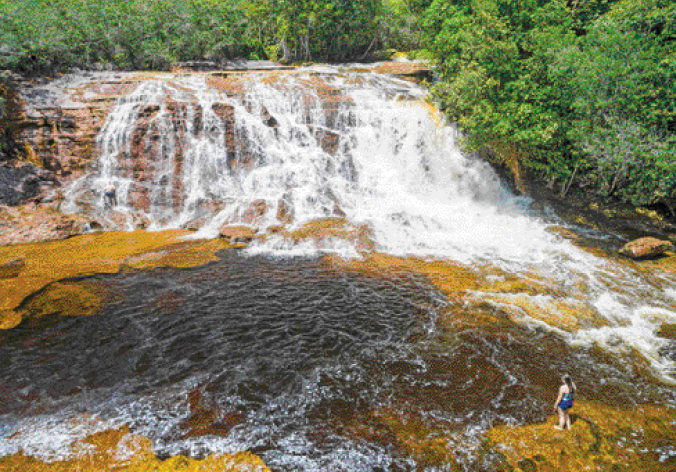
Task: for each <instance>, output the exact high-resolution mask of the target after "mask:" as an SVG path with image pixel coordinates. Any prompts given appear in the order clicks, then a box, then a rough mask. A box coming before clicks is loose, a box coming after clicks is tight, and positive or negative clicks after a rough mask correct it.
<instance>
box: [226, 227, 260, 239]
mask: <svg viewBox="0 0 676 472" xmlns="http://www.w3.org/2000/svg"><path fill="white" fill-rule="evenodd" d="M218 235H219V236H220V237H221V238H225V239H227V240H228V241H230V242H234V241H235V240H237V241H238V242H245V243H250V242H251V241H252V240H253V238H254V236H255V235H256V230H255V229H254V228H251V227H249V226H223V227H221V228H220V229H219V230H218Z"/></svg>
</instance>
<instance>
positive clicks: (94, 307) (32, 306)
mask: <svg viewBox="0 0 676 472" xmlns="http://www.w3.org/2000/svg"><path fill="white" fill-rule="evenodd" d="M105 296H106V291H105V289H104V288H103V287H102V286H101V284H98V283H96V282H94V281H89V280H82V281H72V280H71V281H61V282H54V283H51V284H49V285H47V286H46V287H45V288H44V289H42V290H40V291H38V292H37V293H35V294H33V295H32V296H29V297H28V298H27V299H26V300H24V302H23V303H22V304H21V306H20V307H19V309H18V312H19V314H20V315H21V318H22V319H27V318H30V319H39V318H42V317H44V316H49V315H62V314H63V315H67V316H89V315H94V314H96V313H97V312H98V311H99V309H100V308H101V306H102V305H103V301H104V299H105Z"/></svg>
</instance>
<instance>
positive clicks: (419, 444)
mask: <svg viewBox="0 0 676 472" xmlns="http://www.w3.org/2000/svg"><path fill="white" fill-rule="evenodd" d="M371 416H372V418H373V419H375V420H377V421H378V422H380V423H382V424H384V425H386V426H387V428H388V430H389V431H390V432H392V433H393V434H394V435H395V436H396V438H397V440H398V442H399V444H400V445H401V446H403V449H404V450H405V451H406V453H407V454H408V455H410V456H411V457H413V458H414V459H415V461H416V462H417V463H418V465H419V466H421V467H430V466H444V470H451V471H456V470H457V471H459V470H461V469H460V467H459V466H458V465H457V464H456V462H455V458H454V457H453V454H452V452H451V450H450V447H449V442H448V438H446V437H444V436H442V433H441V432H440V431H435V430H434V429H433V428H431V427H430V426H429V425H427V424H426V423H424V422H423V421H421V420H420V419H419V418H415V417H408V418H403V417H401V415H398V414H395V413H392V412H389V411H386V410H379V411H375V412H373V413H372V414H371ZM449 467H450V469H449Z"/></svg>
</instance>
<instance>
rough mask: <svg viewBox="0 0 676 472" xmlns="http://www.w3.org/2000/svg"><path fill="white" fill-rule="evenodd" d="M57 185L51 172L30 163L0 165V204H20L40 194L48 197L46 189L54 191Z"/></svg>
mask: <svg viewBox="0 0 676 472" xmlns="http://www.w3.org/2000/svg"><path fill="white" fill-rule="evenodd" d="M57 185H58V182H57V180H56V178H55V176H54V174H53V173H52V172H50V171H48V170H45V169H40V168H37V167H35V166H34V165H32V164H23V165H20V166H18V167H13V166H10V165H8V164H2V165H0V205H9V206H16V205H20V204H22V203H25V202H26V201H28V200H30V199H34V198H36V197H38V196H39V195H41V194H42V195H43V196H44V198H49V197H48V195H49V193H48V190H51V191H54V189H55V187H56V186H57ZM52 193H53V192H52Z"/></svg>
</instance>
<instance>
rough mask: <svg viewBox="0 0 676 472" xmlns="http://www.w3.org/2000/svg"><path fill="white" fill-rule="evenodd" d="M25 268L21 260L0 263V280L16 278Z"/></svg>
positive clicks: (24, 263)
mask: <svg viewBox="0 0 676 472" xmlns="http://www.w3.org/2000/svg"><path fill="white" fill-rule="evenodd" d="M25 266H26V262H25V261H24V260H23V259H21V258H19V259H14V260H13V261H9V262H5V263H0V279H13V278H15V277H18V276H19V274H20V273H21V271H22V270H23V268H24V267H25Z"/></svg>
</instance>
